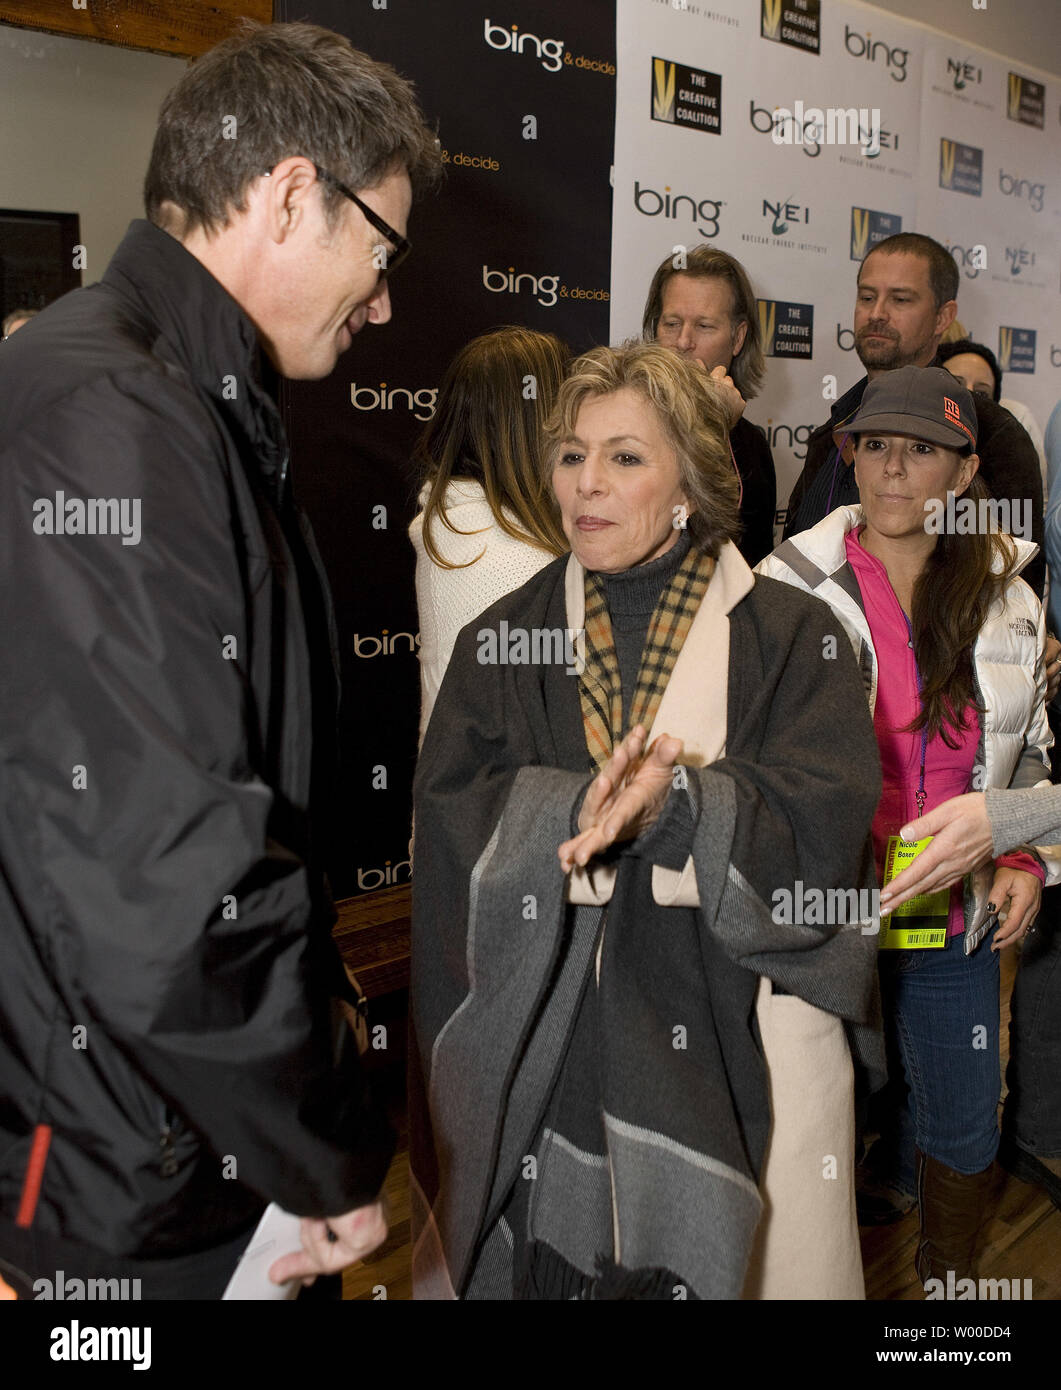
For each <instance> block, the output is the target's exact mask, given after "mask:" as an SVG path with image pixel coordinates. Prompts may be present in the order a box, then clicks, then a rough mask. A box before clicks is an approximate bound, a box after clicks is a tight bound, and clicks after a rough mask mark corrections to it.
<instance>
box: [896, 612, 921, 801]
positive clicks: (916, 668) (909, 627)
mask: <svg viewBox="0 0 1061 1390" xmlns="http://www.w3.org/2000/svg"><path fill="white" fill-rule="evenodd" d="M900 611H902V613H903V621H904V622H905V623H906V631H907V632H908V633H909V636H910V650H911V651H913V650H914V629H913V625H912V624H911V622H910V619H909V618H908V617H907V616H906V613H905V611H904V610H900ZM914 673H915V675H916V676H917V701H918V704H919V705H921V711H922V713H924V706H923V704H922V702H921V692H922V690H923V688H924V687H923V685H922V681H921V667H920V666H919V665H918V664H917V653H916V652H914ZM927 754H928V725H927V724H926V725H925V727H924V728H923V729H922V730H921V775H920V779H919V781H918V787H917V814H918V815H919V816H921V815H923V814H924V811H925V801H926V800H927V797H926V795H925V758H926V756H927Z"/></svg>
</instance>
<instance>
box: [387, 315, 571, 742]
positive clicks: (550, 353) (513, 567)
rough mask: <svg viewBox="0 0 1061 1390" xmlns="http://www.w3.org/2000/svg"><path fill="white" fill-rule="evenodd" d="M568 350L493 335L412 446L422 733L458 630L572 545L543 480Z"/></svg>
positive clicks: (457, 367)
mask: <svg viewBox="0 0 1061 1390" xmlns="http://www.w3.org/2000/svg"><path fill="white" fill-rule="evenodd" d="M568 357H569V353H568V350H567V348H566V347H565V345H564V344H563V343H562V342H561V341H560V339H559V338H557V337H555V336H554V335H553V334H552V333H536V332H534V331H533V330H532V329H529V328H515V327H510V328H498V329H495V330H494V331H493V332H491V333H484V334H482V336H481V337H478V338H474V339H473V340H472V341H471V342H470V343H467V344H466V345H465V346H464V347H463V348H461V350H460V351H459V352H458V353H457V355H456V357H454V359H453V361H452V362H451V363H450V365H449V367H448V369H447V371H446V375H445V377H444V378H443V381H442V385H441V387H440V388H439V393H438V403H437V406H436V410H435V414H434V416H433V417H432V419H431V420H430V422H429V423H428V425H427V427H426V428H425V430H424V432H423V435H422V436H421V438H420V441H419V444H418V445H417V450H416V457H417V460H418V462H419V463H420V466H421V470H422V476H421V481H422V489H421V492H420V499H419V500H420V505H421V507H422V511H420V512H419V513H418V514H417V516H416V517H415V518H414V520H413V523H412V525H411V526H410V527H409V539H410V540H411V541H412V543H413V545H414V547H415V548H416V602H417V608H418V610H419V614H420V687H421V711H420V737H421V740H422V739H423V735H424V730H425V729H426V728H427V722H428V720H429V718H430V717H431V710H432V708H433V707H434V703H435V697H436V696H437V695H438V691H439V687H440V686H441V684H442V677H443V676H444V675H445V672H446V667H447V665H448V664H449V659H450V655H451V654H452V652H453V644H454V642H455V641H456V639H457V634H458V632H460V630H461V628H462V627H463V626H464V624H465V623H467V622H470V621H471V619H472V618H474V617H476V615H477V614H479V613H481V612H482V611H483V609H484V608H489V606H490V604H492V603H494V602H495V601H496V600H497V599H499V598H503V597H504V595H505V594H508V593H511V592H512V591H513V589H518V588H519V587H520V585H521V584H524V583H526V581H527V580H528V579H530V578H531V577H532V576H533V575H535V574H537V573H538V571H539V570H540V569H542V568H543V567H544V566H545V565H547V564H548V563H549V561H550V560H553V559H555V558H556V556H558V555H563V554H565V552H566V551H567V549H568V545H567V541H566V540H565V538H564V533H563V530H562V528H561V526H560V518H559V512H558V510H557V507H556V503H555V501H554V500H553V499H552V497H551V495H550V494H549V492H548V490H547V488H546V485H545V483H544V482H543V480H542V477H541V470H540V467H539V459H540V454H541V448H542V444H541V430H542V425H543V423H544V421H545V419H546V417H547V415H548V414H549V411H550V409H551V408H552V405H553V402H554V401H555V399H556V393H557V391H558V390H559V388H560V382H561V381H562V380H563V377H564V371H565V369H566V367H567V361H568Z"/></svg>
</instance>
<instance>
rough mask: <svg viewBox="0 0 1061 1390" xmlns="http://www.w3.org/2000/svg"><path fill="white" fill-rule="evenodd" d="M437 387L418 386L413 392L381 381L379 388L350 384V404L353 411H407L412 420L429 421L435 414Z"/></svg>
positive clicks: (404, 387) (353, 382)
mask: <svg viewBox="0 0 1061 1390" xmlns="http://www.w3.org/2000/svg"><path fill="white" fill-rule="evenodd" d="M437 397H438V387H437V386H420V387H417V388H416V389H415V390H414V389H412V388H411V387H408V386H388V385H387V383H386V382H385V381H381V382H380V384H379V386H378V387H376V386H358V384H357V382H356V381H352V382H351V383H350V404H351V405H352V406H353V407H354V409H355V410H409V411H412V414H413V419H414V420H430V419H431V417H432V415H434V413H435V400H436V399H437Z"/></svg>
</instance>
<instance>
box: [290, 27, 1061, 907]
mask: <svg viewBox="0 0 1061 1390" xmlns="http://www.w3.org/2000/svg"><path fill="white" fill-rule="evenodd" d="M277 18H279V19H296V18H297V19H308V20H310V21H311V22H313V23H318V24H323V25H326V26H327V27H329V28H332V29H335V30H337V31H338V32H340V33H344V34H346V35H347V36H348V37H349V38H350V39H351V40H352V41H353V42H354V43H355V44H356V45H358V46H359V47H361V48H363V49H365V50H366V51H367V52H369V53H371V54H372V55H373V56H375V57H378V58H381V59H383V60H385V61H387V62H390V63H392V64H394V66H395V67H397V68H398V70H399V71H401V72H402V73H404V74H405V75H406V76H408V77H411V78H412V79H413V80H414V82H415V83H416V85H417V88H418V90H419V92H420V95H421V99H422V102H423V105H424V109H425V111H426V113H427V115H428V117H429V119H430V120H431V121H432V122H437V125H438V132H439V136H440V139H441V143H442V147H443V149H444V151H445V155H444V157H445V161H446V170H447V178H446V181H445V187H444V188H443V191H442V192H441V194H440V195H439V196H438V197H437V198H432V199H430V200H429V201H427V202H426V203H424V204H422V205H419V206H417V207H415V208H414V212H413V218H412V222H411V225H410V237H411V240H412V241H413V243H414V246H415V252H414V254H413V256H412V257H411V258H410V260H409V261H408V262H407V263H406V265H403V266H402V268H401V270H400V272H399V273H398V275H397V276H396V277H395V282H394V287H393V303H394V317H393V319H392V321H391V323H390V324H388V325H386V326H385V327H382V328H374V327H369V328H366V329H365V331H364V332H363V333H362V335H360V337H359V338H358V339H357V340H356V341H355V343H354V346H353V348H352V349H351V350H350V352H349V353H347V355H346V356H345V357H344V358H342V359H341V361H340V364H339V367H338V369H337V370H336V371H335V373H334V374H333V375H332V377H331V378H329V379H328V380H327V381H324V382H316V383H299V384H296V385H289V386H286V387H285V390H284V408H285V413H286V418H287V422H288V427H289V430H290V433H291V437H292V446H293V457H294V466H295V470H296V489H297V492H298V494H299V497H300V499H301V501H302V502H303V504H304V505H305V506H306V508H307V510H308V511H309V513H310V517H311V519H312V521H313V524H314V527H315V530H316V532H317V536H318V540H319V543H320V547H321V551H322V554H323V556H324V560H325V564H326V566H327V569H328V572H329V577H330V579H331V583H332V588H333V591H334V595H335V601H336V609H337V617H338V624H339V636H340V645H341V652H342V666H343V669H342V677H343V704H342V722H341V739H342V786H343V811H342V814H341V816H340V819H339V821H338V823H337V825H336V827H335V828H336V837H335V853H334V857H333V879H334V887H335V889H336V891H337V893H338V894H340V895H344V894H348V893H358V892H367V891H371V890H373V889H377V888H383V887H386V886H388V885H389V884H392V883H402V882H405V881H407V879H408V878H409V873H410V869H409V864H408V862H407V853H406V849H407V844H408V834H409V800H410V786H411V781H412V772H413V766H414V761H415V752H416V731H417V720H418V711H419V673H418V666H417V657H416V647H417V641H418V637H417V619H416V605H415V599H414V591H413V567H414V566H413V551H412V547H411V546H410V544H409V542H408V539H407V537H406V528H407V526H408V523H409V521H410V519H411V517H412V516H413V514H414V511H415V496H416V480H415V477H414V473H413V469H412V466H411V463H410V458H411V454H412V449H413V445H414V442H415V439H416V436H417V434H418V432H419V431H420V430H421V429H422V428H423V425H424V423H425V422H426V421H427V420H428V419H430V417H431V415H432V414H433V411H434V402H435V394H436V391H437V387H438V382H439V379H440V377H441V375H442V372H443V370H444V368H445V366H446V364H447V362H448V361H449V360H450V358H451V357H452V355H453V353H454V352H455V351H456V350H457V348H458V347H460V346H461V345H462V344H463V343H465V342H466V341H467V340H468V339H469V338H471V337H474V336H475V335H476V334H478V333H481V332H484V331H486V330H487V329H489V328H492V327H495V326H497V325H499V324H503V323H520V324H526V325H528V326H530V327H533V328H538V329H542V330H548V331H552V332H555V333H558V334H559V335H560V336H561V337H562V338H564V339H566V340H567V342H568V343H569V344H570V345H571V346H572V348H574V349H575V350H582V349H584V348H586V347H588V346H590V345H591V344H593V343H595V342H604V341H608V340H609V339H610V340H611V341H618V340H621V339H623V338H625V337H629V336H631V335H633V334H636V333H637V332H638V331H639V329H640V323H641V315H642V309H643V304H644V297H645V293H646V290H647V288H648V283H649V280H650V278H651V275H652V271H653V269H654V268H655V266H656V265H657V264H658V263H659V262H660V261H661V260H662V259H663V257H664V256H665V255H670V254H674V251H675V248H677V247H681V246H685V247H692V246H695V245H698V244H701V243H703V242H706V243H709V244H711V245H716V246H719V247H722V248H723V249H725V250H727V251H729V252H731V253H732V254H733V255H735V256H737V257H738V258H739V259H740V260H741V261H742V262H743V263H744V265H745V267H746V268H747V270H748V271H749V274H750V275H751V278H752V283H753V285H754V288H755V290H756V293H757V295H758V296H759V299H760V306H759V307H760V320H761V323H762V325H763V328H764V331H765V333H766V337H767V348H768V353H769V357H768V367H769V371H768V374H767V380H766V384H765V387H764V389H763V391H762V393H761V394H760V395H759V397H757V398H756V399H755V400H754V401H753V402H752V403H751V405H750V406H749V409H748V418H749V419H750V420H752V421H753V423H755V424H757V425H759V426H760V427H761V428H762V429H764V430H765V431H766V433H767V435H768V437H769V440H770V442H771V444H772V446H773V451H774V458H775V460H776V463H777V471H778V504H779V506H780V507H783V506H784V504H785V502H786V501H787V498H788V493H789V490H790V487H791V484H792V482H793V481H794V480H795V478H796V476H797V474H798V472H799V469H800V467H801V465H802V459H803V457H804V455H805V450H806V440H807V437H808V435H809V433H810V431H811V430H812V428H813V427H814V426H815V425H817V424H818V423H819V422H821V421H822V420H823V419H824V418H825V417H826V415H827V413H828V410H829V405H830V401H831V399H834V398H835V397H836V396H837V395H840V394H842V393H843V392H844V391H845V390H846V389H847V388H848V387H849V386H850V385H852V384H853V383H854V382H855V381H856V380H857V379H858V377H859V376H861V375H862V368H861V365H860V363H859V362H858V359H857V357H856V355H855V353H854V351H853V337H852V332H851V321H852V312H853V307H854V296H855V274H856V270H857V266H858V261H859V260H860V258H861V257H862V255H863V254H864V253H865V251H866V250H867V249H868V248H869V247H871V246H872V245H873V244H874V243H875V242H876V241H879V240H881V239H882V238H883V237H885V236H888V235H890V234H891V233H892V232H894V231H900V230H905V231H921V232H927V233H928V234H929V235H931V236H935V237H937V238H938V239H940V240H941V241H943V242H944V243H945V244H946V245H947V246H948V248H949V249H950V250H951V251H952V254H953V255H954V257H955V260H956V261H957V262H958V265H959V266H960V268H961V272H962V281H961V292H960V296H959V316H960V318H961V319H962V321H963V322H964V323H965V324H966V325H967V326H968V327H969V328H970V329H971V330H972V333H973V336H974V337H976V338H978V339H979V340H980V341H982V342H986V343H987V344H989V345H990V346H991V347H992V348H993V349H994V350H995V351H996V352H997V353H998V354H999V356H1000V358H1001V360H1002V362H1003V366H1004V368H1005V370H1006V372H1007V376H1006V381H1005V393H1006V394H1007V395H1009V396H1012V397H1014V398H1016V399H1018V400H1020V401H1022V402H1023V403H1024V404H1026V405H1028V406H1029V407H1030V408H1031V409H1032V411H1033V413H1034V414H1035V415H1036V416H1037V417H1038V419H1039V421H1040V423H1041V424H1045V421H1046V418H1047V416H1048V414H1049V411H1050V410H1051V409H1052V407H1053V405H1054V403H1055V401H1056V400H1057V398H1058V396H1061V321H1059V317H1058V309H1059V307H1061V258H1059V244H1061V241H1059V235H1058V234H1059V231H1061V227H1059V215H1061V140H1059V135H1061V124H1059V100H1061V80H1059V79H1058V78H1056V77H1051V76H1049V75H1047V74H1044V73H1040V72H1036V71H1034V70H1032V69H1029V68H1028V67H1027V65H1025V64H1017V63H1012V62H1009V61H1007V60H1006V59H1005V58H1004V57H1000V56H998V55H996V54H991V53H987V52H985V51H982V50H980V49H976V48H972V47H969V46H967V45H965V44H962V43H958V42H955V41H952V40H950V39H948V38H947V37H945V36H943V35H941V34H938V33H936V32H935V31H933V30H931V29H927V28H925V27H923V26H920V25H917V24H912V23H909V22H906V21H903V20H900V19H896V18H892V17H891V16H889V15H888V14H887V13H885V12H882V11H881V10H876V9H872V8H869V7H866V6H864V5H861V4H858V3H853V2H851V0H617V3H616V0H582V3H580V4H578V5H568V4H563V3H560V0H505V4H504V7H503V8H501V9H495V8H494V5H493V3H492V0H491V3H490V4H488V5H485V4H477V3H475V0H446V3H445V4H440V5H417V6H409V5H407V4H399V3H397V0H392V3H390V4H388V0H363V2H362V3H359V4H358V5H356V6H354V5H351V4H350V3H349V0H304V3H302V4H300V5H297V6H296V5H294V4H293V3H291V2H290V0H281V3H280V4H279V5H278V13H277ZM617 53H618V57H617ZM616 69H618V73H617V72H616ZM875 111H879V113H880V118H879V123H878V122H877V121H876V120H875V118H874V115H873V113H874V112H875ZM852 113H853V114H852ZM775 133H776V134H777V135H778V136H779V137H780V138H779V139H777V140H775V138H774V136H775ZM613 159H614V171H612V167H611V166H612V163H613ZM610 176H611V177H610ZM613 193H614V203H613ZM609 267H610V274H609ZM609 293H610V298H609Z"/></svg>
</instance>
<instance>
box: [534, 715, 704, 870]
mask: <svg viewBox="0 0 1061 1390" xmlns="http://www.w3.org/2000/svg"><path fill="white" fill-rule="evenodd" d="M645 738H646V734H645V727H644V725H643V724H638V725H637V727H636V728H635V729H632V730H631V732H630V733H628V734H627V736H626V737H625V738H624V739H623V741H622V743H620V745H619V747H618V748H617V749H616V750H615V752H614V753H613V754H612V756H611V757H610V758H609V759H608V761H607V762H606V763H605V764H604V767H603V768H602V769H601V771H600V772H599V773H598V774H597V776H596V777H595V778H594V779H593V781H592V782H591V783H590V787H589V791H587V793H586V797H585V800H584V801H583V803H582V811H581V814H580V815H579V818H578V825H579V832H580V833H579V834H578V835H576V836H575V838H574V839H573V840H565V841H564V843H563V844H562V845H561V846H560V848H559V850H558V851H557V853H558V854H559V856H560V865H561V867H562V869H563V871H564V873H565V874H567V873H570V872H571V870H572V869H573V868H574V867H575V865H576V864H578V865H582V866H583V867H584V866H585V865H586V864H588V863H589V861H590V860H591V859H592V858H593V856H594V855H595V854H600V852H601V851H602V850H604V849H607V847H608V846H609V845H610V844H614V842H615V841H616V840H633V839H636V838H637V836H638V835H640V834H642V833H643V832H644V831H645V830H647V829H648V828H649V826H650V825H652V824H653V823H654V822H655V821H656V819H657V818H658V817H659V813H660V811H662V809H663V803H664V802H665V801H666V799H667V795H668V793H669V792H670V789H671V785H672V782H673V775H674V764H675V763H676V762H677V761H678V758H679V757H680V756H681V751H682V742H681V739H677V738H669V737H668V736H667V735H666V734H661V735H660V737H659V738H657V739H656V740H655V742H654V743H653V744H652V747H651V748H650V749H649V750H648V752H647V753H646V752H645Z"/></svg>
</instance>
